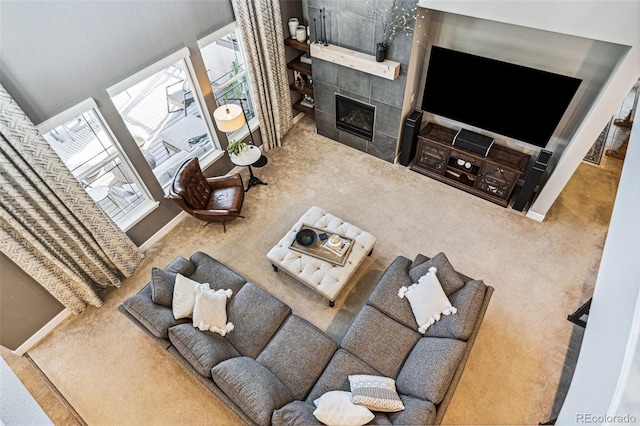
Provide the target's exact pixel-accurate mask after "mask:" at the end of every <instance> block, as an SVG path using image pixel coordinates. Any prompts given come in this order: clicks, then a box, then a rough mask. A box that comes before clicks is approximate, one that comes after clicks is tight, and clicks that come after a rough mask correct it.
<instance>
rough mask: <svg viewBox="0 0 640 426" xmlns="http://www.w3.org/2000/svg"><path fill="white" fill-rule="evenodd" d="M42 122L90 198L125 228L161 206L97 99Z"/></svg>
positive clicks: (58, 152) (51, 142)
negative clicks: (116, 136)
mask: <svg viewBox="0 0 640 426" xmlns="http://www.w3.org/2000/svg"><path fill="white" fill-rule="evenodd" d="M37 127H38V130H39V131H40V133H42V135H43V136H44V138H45V139H46V140H47V142H49V145H51V147H52V148H53V149H54V151H55V152H56V153H57V154H58V155H59V156H60V158H61V159H62V161H63V162H64V164H65V165H66V166H67V167H68V168H69V170H70V171H71V173H72V174H73V175H74V176H75V178H76V179H78V182H80V184H81V185H82V186H83V187H84V188H85V189H86V191H87V192H88V193H89V195H90V196H91V198H93V200H94V201H95V202H96V203H97V204H98V205H99V206H100V208H101V209H102V210H103V211H104V212H105V213H106V214H107V215H108V216H109V217H111V219H113V221H114V222H116V223H117V224H118V226H120V228H121V229H122V230H123V231H126V230H128V229H130V228H131V227H132V226H133V225H134V224H136V223H137V222H138V221H139V220H140V219H142V218H143V217H144V216H146V215H147V214H148V213H149V212H151V211H152V210H153V209H154V208H156V207H157V206H158V203H157V202H156V201H154V200H153V198H152V196H151V194H150V193H149V191H148V190H147V188H146V187H145V186H144V184H143V182H142V180H141V179H140V176H138V174H137V173H136V171H135V169H134V168H133V167H132V165H131V163H130V162H129V160H128V158H127V156H126V155H125V153H124V151H123V150H122V148H121V147H120V145H119V143H118V142H117V141H116V138H115V136H114V135H113V133H112V132H111V130H110V129H109V128H108V127H107V125H106V123H105V121H104V119H103V117H102V115H101V114H100V111H99V110H98V108H97V106H96V103H95V101H94V100H93V99H88V100H86V101H84V102H82V103H80V104H78V105H76V106H75V107H72V108H70V109H68V110H67V111H64V112H62V113H60V114H58V115H56V116H55V117H53V118H51V119H49V120H47V121H45V122H43V123H41V124H40V125H39V126H37ZM145 158H146V157H145ZM151 160H152V159H151V158H148V159H147V161H151Z"/></svg>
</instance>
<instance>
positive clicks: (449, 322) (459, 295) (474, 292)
mask: <svg viewBox="0 0 640 426" xmlns="http://www.w3.org/2000/svg"><path fill="white" fill-rule="evenodd" d="M486 289H487V286H486V285H484V282H482V280H471V281H467V282H466V283H465V284H464V287H462V288H461V289H460V290H458V291H456V292H455V293H453V294H452V295H451V296H449V300H450V301H451V304H452V305H453V306H455V307H456V309H457V310H458V312H457V313H456V314H455V315H447V316H444V317H442V318H441V319H440V321H438V322H436V323H435V324H433V325H432V326H431V327H429V329H428V330H427V332H426V333H425V336H432V337H450V338H453V339H460V340H467V339H468V338H469V336H471V333H472V332H473V328H474V326H475V324H476V320H477V318H478V313H479V312H480V308H481V307H482V302H483V301H484V295H485V293H486Z"/></svg>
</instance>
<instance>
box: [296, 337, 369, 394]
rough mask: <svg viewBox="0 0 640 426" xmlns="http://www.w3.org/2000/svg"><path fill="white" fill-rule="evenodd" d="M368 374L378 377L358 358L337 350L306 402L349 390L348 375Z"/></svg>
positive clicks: (342, 350)
mask: <svg viewBox="0 0 640 426" xmlns="http://www.w3.org/2000/svg"><path fill="white" fill-rule="evenodd" d="M352 374H370V375H380V373H379V372H377V371H376V370H375V369H374V368H373V367H371V366H370V365H369V364H367V363H366V362H364V361H362V360H361V359H360V358H358V357H356V356H355V355H353V354H351V353H349V352H348V351H346V350H344V349H338V351H337V352H336V353H335V354H333V357H331V360H330V361H329V364H328V365H327V367H326V368H325V369H324V371H323V372H322V374H321V375H320V378H319V379H318V381H317V382H316V383H315V384H314V385H313V388H312V389H311V392H309V396H307V399H306V401H307V402H308V403H313V401H314V400H316V399H318V398H320V396H321V395H322V394H324V393H326V392H328V391H331V390H343V391H348V390H349V375H352Z"/></svg>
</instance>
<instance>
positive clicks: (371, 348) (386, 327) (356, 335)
mask: <svg viewBox="0 0 640 426" xmlns="http://www.w3.org/2000/svg"><path fill="white" fill-rule="evenodd" d="M397 297H398V296H396V298H397ZM419 339H420V334H418V333H417V332H416V331H414V330H411V329H409V328H408V327H405V326H404V325H402V324H400V323H398V322H396V321H394V320H393V319H391V318H389V317H388V316H386V315H385V314H383V313H382V312H380V311H379V310H377V309H376V308H374V307H371V306H368V305H365V306H364V307H363V308H362V309H361V310H360V312H359V313H358V315H357V316H356V317H355V319H354V320H353V322H352V323H351V325H350V326H349V329H348V330H347V332H346V333H345V335H344V337H343V338H342V343H341V345H340V346H341V347H343V348H344V349H346V350H348V351H349V352H351V353H352V354H354V355H355V356H357V357H358V358H360V359H361V360H363V361H364V362H366V363H367V364H369V365H370V366H372V367H373V368H375V369H376V370H378V371H379V372H380V373H382V375H383V376H387V377H396V376H397V374H398V371H400V367H402V363H403V362H404V360H405V359H406V357H407V355H408V354H409V352H410V351H411V349H412V348H413V346H414V345H415V344H416V342H417V341H418V340H419Z"/></svg>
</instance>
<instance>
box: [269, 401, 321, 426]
mask: <svg viewBox="0 0 640 426" xmlns="http://www.w3.org/2000/svg"><path fill="white" fill-rule="evenodd" d="M315 409H316V406H315V405H313V404H310V403H308V402H305V401H293V402H290V403H288V404H287V405H285V406H284V407H282V408H279V409H277V410H276V411H274V412H273V415H272V416H271V424H272V425H273V426H305V425H321V424H322V422H320V421H319V420H318V419H316V417H315V416H314V415H313V412H314V410H315Z"/></svg>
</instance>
